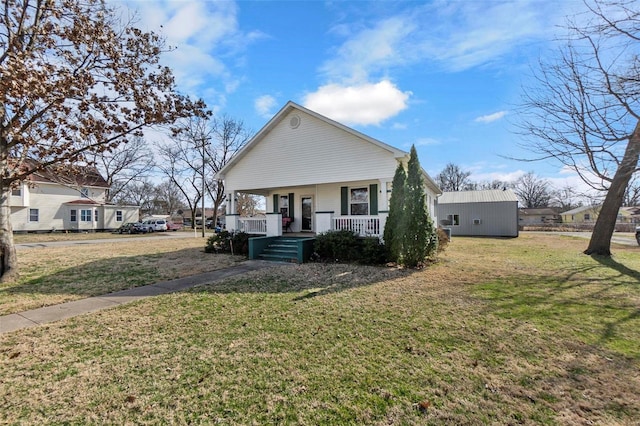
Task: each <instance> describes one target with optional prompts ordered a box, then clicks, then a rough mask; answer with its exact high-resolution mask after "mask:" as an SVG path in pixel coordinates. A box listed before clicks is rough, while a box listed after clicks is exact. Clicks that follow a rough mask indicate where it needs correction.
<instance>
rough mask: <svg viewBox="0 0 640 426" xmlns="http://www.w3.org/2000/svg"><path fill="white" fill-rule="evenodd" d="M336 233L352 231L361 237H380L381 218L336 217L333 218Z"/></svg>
mask: <svg viewBox="0 0 640 426" xmlns="http://www.w3.org/2000/svg"><path fill="white" fill-rule="evenodd" d="M332 225H333V229H335V230H336V231H342V230H347V231H352V232H355V233H356V234H358V236H360V237H380V236H381V235H380V232H381V230H380V217H379V216H336V217H334V218H332Z"/></svg>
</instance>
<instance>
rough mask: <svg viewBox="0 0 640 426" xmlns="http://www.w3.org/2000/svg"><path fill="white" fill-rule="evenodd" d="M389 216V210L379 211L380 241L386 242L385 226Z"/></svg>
mask: <svg viewBox="0 0 640 426" xmlns="http://www.w3.org/2000/svg"><path fill="white" fill-rule="evenodd" d="M388 218H389V212H388V211H381V212H378V219H379V220H380V236H379V237H378V238H379V239H380V241H382V242H384V227H385V226H386V225H387V219H388Z"/></svg>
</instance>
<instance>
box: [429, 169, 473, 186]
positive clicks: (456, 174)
mask: <svg viewBox="0 0 640 426" xmlns="http://www.w3.org/2000/svg"><path fill="white" fill-rule="evenodd" d="M469 176H471V172H465V171H463V170H462V169H460V167H458V166H457V165H455V164H453V163H449V164H447V165H446V166H445V168H444V169H443V170H442V171H441V172H440V173H438V174H437V175H436V179H435V180H436V183H437V184H438V186H439V187H440V189H442V190H443V191H445V192H450V191H467V190H470V189H473V186H472V182H471V181H469Z"/></svg>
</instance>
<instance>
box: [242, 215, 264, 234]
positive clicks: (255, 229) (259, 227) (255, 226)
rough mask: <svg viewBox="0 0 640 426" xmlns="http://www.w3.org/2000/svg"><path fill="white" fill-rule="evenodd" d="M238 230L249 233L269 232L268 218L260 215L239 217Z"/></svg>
mask: <svg viewBox="0 0 640 426" xmlns="http://www.w3.org/2000/svg"><path fill="white" fill-rule="evenodd" d="M238 230H239V231H241V232H246V233H247V234H265V235H266V233H267V219H265V218H259V217H241V218H238Z"/></svg>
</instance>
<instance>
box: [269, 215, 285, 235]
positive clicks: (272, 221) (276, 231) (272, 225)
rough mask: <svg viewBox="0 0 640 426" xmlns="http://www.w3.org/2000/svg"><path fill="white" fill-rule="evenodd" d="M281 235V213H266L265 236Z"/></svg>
mask: <svg viewBox="0 0 640 426" xmlns="http://www.w3.org/2000/svg"><path fill="white" fill-rule="evenodd" d="M281 235H282V213H267V237H279V236H281Z"/></svg>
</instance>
